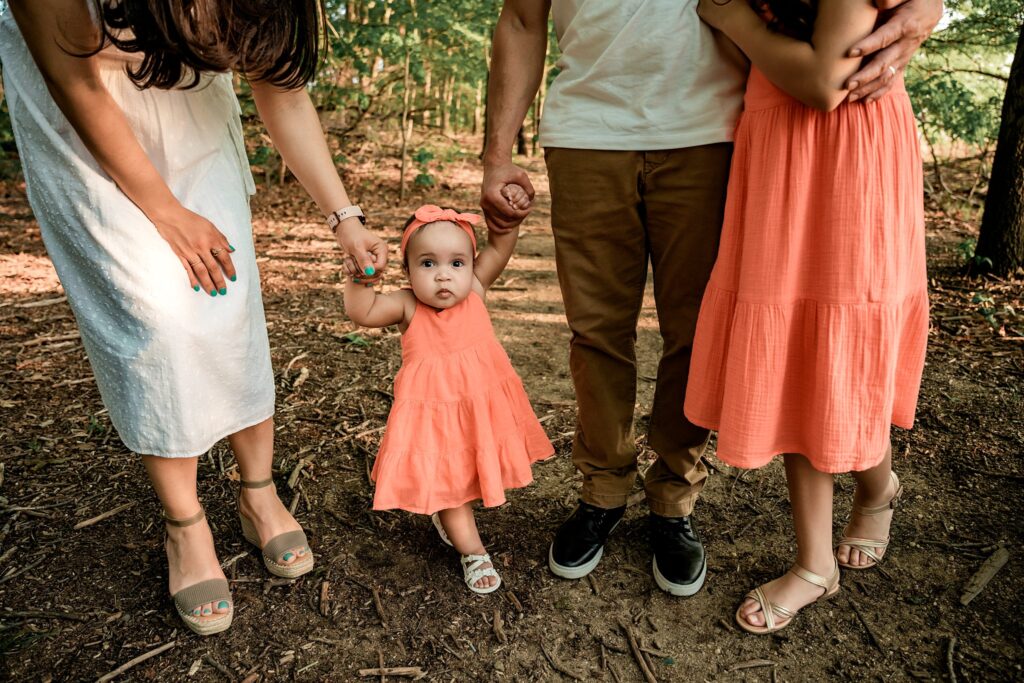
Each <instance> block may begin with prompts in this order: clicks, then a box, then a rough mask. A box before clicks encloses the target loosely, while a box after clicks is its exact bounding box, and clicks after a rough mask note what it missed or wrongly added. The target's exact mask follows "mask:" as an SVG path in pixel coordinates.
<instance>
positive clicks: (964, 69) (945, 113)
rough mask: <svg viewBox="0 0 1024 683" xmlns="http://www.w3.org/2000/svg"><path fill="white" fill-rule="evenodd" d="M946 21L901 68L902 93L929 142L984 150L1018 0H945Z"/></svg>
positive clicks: (1020, 10)
mask: <svg viewBox="0 0 1024 683" xmlns="http://www.w3.org/2000/svg"><path fill="white" fill-rule="evenodd" d="M945 4H946V21H945V24H944V26H943V27H942V28H941V29H939V30H937V31H936V32H935V33H934V34H933V35H932V37H931V38H930V39H929V40H928V41H927V42H926V43H925V44H924V46H923V47H922V48H921V50H920V51H919V53H918V54H917V56H915V58H914V60H913V61H912V62H911V64H910V66H909V67H908V69H907V90H908V92H909V93H910V96H911V99H912V100H913V102H914V108H915V110H916V111H917V114H918V119H919V121H920V124H921V127H922V129H923V131H924V133H925V135H926V136H927V137H928V140H929V141H930V142H932V143H935V142H941V141H951V140H959V141H962V142H966V143H969V144H972V145H978V146H982V147H986V146H989V145H990V144H991V143H992V141H994V140H995V139H996V137H998V134H999V120H1000V115H1001V107H1002V100H1003V93H1004V92H1005V90H1006V81H1007V78H1008V77H1009V73H1010V63H1011V60H1012V58H1013V50H1014V47H1015V45H1016V43H1017V36H1018V35H1019V32H1020V28H1021V24H1022V23H1024V3H1022V2H1021V0H946V3H945Z"/></svg>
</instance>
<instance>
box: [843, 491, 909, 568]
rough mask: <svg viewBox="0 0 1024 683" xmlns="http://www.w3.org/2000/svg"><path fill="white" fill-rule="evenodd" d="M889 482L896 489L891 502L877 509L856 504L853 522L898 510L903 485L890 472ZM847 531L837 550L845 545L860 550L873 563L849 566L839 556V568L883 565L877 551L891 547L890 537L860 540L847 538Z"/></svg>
mask: <svg viewBox="0 0 1024 683" xmlns="http://www.w3.org/2000/svg"><path fill="white" fill-rule="evenodd" d="M889 480H890V481H891V482H892V484H893V488H894V489H895V493H893V494H892V498H890V499H889V502H888V503H885V504H884V505H878V506H876V507H864V506H862V505H856V504H854V506H853V509H852V510H851V512H850V518H851V520H852V518H853V516H854V515H862V516H865V517H873V516H875V515H880V514H882V513H883V512H888V511H889V510H895V509H896V507H897V506H898V505H899V502H900V498H901V497H902V496H903V485H902V484H901V483H900V479H899V477H897V476H896V473H895V472H889ZM849 528H850V524H849V523H847V524H846V529H849ZM846 529H844V530H843V537H842V538H841V539H840V540H839V543H838V544H836V550H837V551H838V549H839V546H841V545H845V546H847V547H849V548H850V549H851V550H858V551H860V552H861V553H862V554H864V555H867V556H868V557H869V558H870V559H871V563H870V564H859V565H855V564H848V563H846V562H842V561H840V560H839V556H838V554H837V555H836V562H838V564H839V566H840V567H842V568H844V569H871V568H872V567H875V566H877V565H879V564H881V562H882V555H881V554H879V553H878V552H876V550H881V551H884V550H885V549H886V548H887V547H889V537H886V538H885V539H884V540H878V539H874V538H858V537H857V536H847V535H846V534H847V533H848V532H847V531H846Z"/></svg>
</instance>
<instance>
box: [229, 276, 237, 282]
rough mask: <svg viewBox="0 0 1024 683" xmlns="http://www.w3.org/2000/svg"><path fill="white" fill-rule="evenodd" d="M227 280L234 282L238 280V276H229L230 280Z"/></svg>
mask: <svg viewBox="0 0 1024 683" xmlns="http://www.w3.org/2000/svg"><path fill="white" fill-rule="evenodd" d="M228 279H230V280H231V281H232V282H234V281H235V280H237V279H238V276H237V275H232V276H231V277H230V278H228Z"/></svg>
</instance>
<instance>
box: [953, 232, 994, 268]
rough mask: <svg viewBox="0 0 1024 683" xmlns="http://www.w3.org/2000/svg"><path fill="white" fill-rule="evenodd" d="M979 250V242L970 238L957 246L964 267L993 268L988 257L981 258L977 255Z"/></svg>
mask: <svg viewBox="0 0 1024 683" xmlns="http://www.w3.org/2000/svg"><path fill="white" fill-rule="evenodd" d="M977 248H978V240H976V239H974V238H973V237H968V238H967V239H965V240H964V241H963V242H961V243H960V244H958V245H957V249H959V251H960V260H961V261H963V263H964V265H967V266H970V267H972V268H985V269H990V268H992V259H990V258H988V257H986V256H979V255H978V254H976V253H975V249H977Z"/></svg>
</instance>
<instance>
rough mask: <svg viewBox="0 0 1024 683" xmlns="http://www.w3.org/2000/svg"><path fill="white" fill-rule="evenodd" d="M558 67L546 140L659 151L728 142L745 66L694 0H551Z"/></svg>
mask: <svg viewBox="0 0 1024 683" xmlns="http://www.w3.org/2000/svg"><path fill="white" fill-rule="evenodd" d="M551 5H552V15H553V18H554V22H555V32H556V33H557V35H558V46H559V48H560V49H561V51H562V55H561V58H560V59H559V60H558V64H557V66H558V68H559V69H561V72H560V73H559V74H558V76H556V77H555V81H554V83H553V84H552V85H551V90H550V92H549V94H548V97H547V101H546V102H545V103H544V113H543V116H542V117H541V123H540V144H541V145H543V146H544V147H571V148H575V149H605V150H631V151H643V150H655V149H677V148H680V147H693V146H696V145H705V144H711V143H715V142H726V141H729V140H732V137H733V130H734V129H735V127H736V120H737V119H738V117H739V114H740V109H741V107H742V104H743V90H744V86H745V83H746V80H747V64H746V63H745V61H744V60H743V59H742V57H741V56H740V55H739V53H738V52H737V51H735V50H729V49H725V48H724V45H723V44H721V43H719V42H717V41H724V40H725V38H724V37H721V36H720V37H718V38H717V39H716V37H715V34H714V33H713V32H712V30H711V29H710V28H709V27H708V26H707V25H706V24H704V23H703V22H701V20H700V18H699V17H698V16H697V10H696V5H697V1H696V0H552V3H551Z"/></svg>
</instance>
